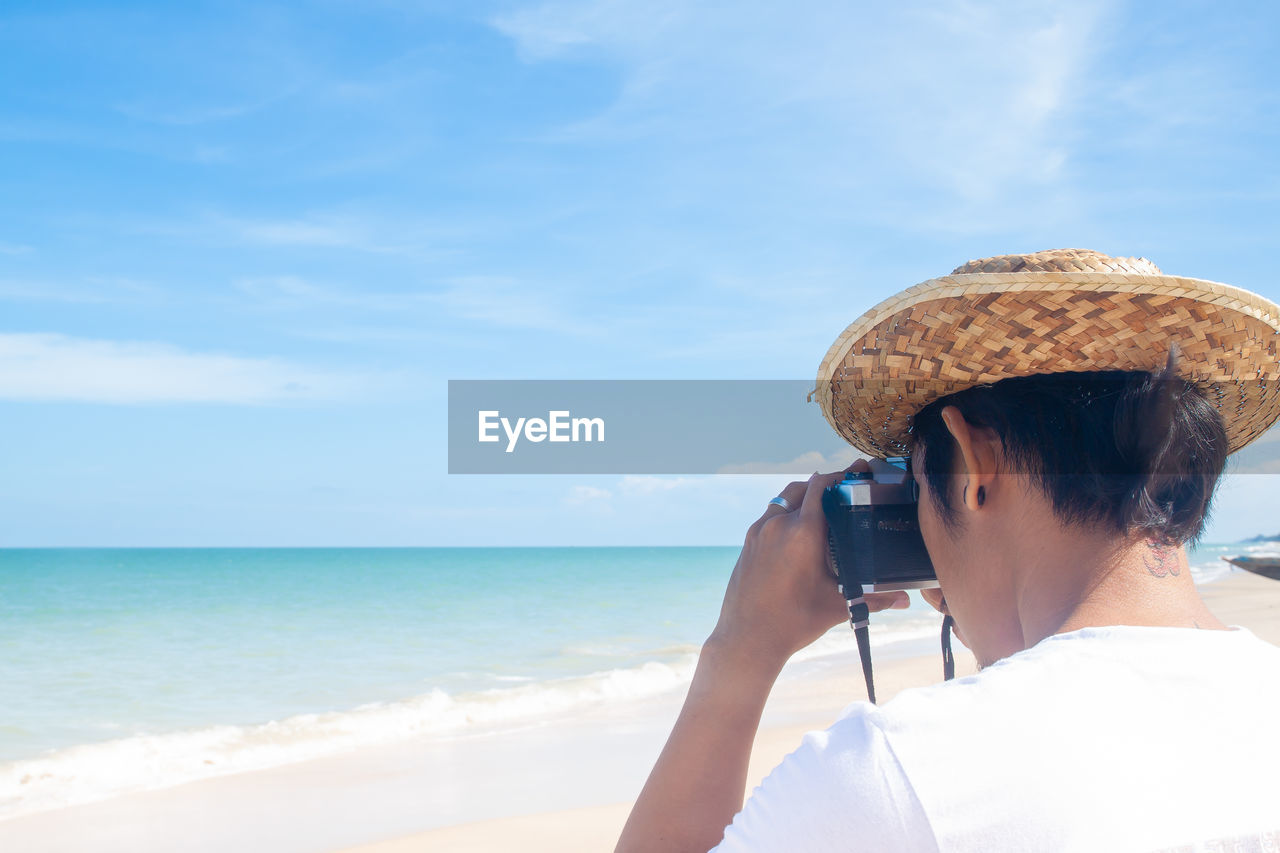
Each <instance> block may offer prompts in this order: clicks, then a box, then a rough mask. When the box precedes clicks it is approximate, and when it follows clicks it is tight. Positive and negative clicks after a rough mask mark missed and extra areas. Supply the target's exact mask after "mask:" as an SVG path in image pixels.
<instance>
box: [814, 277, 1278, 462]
mask: <svg viewBox="0 0 1280 853" xmlns="http://www.w3.org/2000/svg"><path fill="white" fill-rule="evenodd" d="M1278 338H1280V308H1277V306H1276V305H1275V304H1274V303H1272V302H1270V301H1268V300H1266V299H1263V298H1262V297H1260V296H1257V295H1256V294H1253V293H1250V292H1248V291H1246V290H1241V289H1240V288H1237V287H1231V286H1230V285H1226V284H1218V283H1216V282H1211V281H1202V280H1200V279H1193V278H1180V277H1176V276H1168V275H1136V274H1123V273H1095V272H1017V273H971V274H964V275H949V276H943V277H942V278H936V279H931V280H929V281H926V282H923V283H921V284H917V285H916V286H914V287H911V288H908V289H907V290H905V291H903V292H901V293H899V294H897V295H896V296H893V297H891V298H889V299H887V300H885V301H884V302H882V303H880V304H879V305H877V306H876V307H875V308H872V309H871V310H870V311H868V312H867V313H866V314H864V315H863V316H862V317H860V318H859V319H858V320H856V321H855V322H854V323H853V324H851V325H850V326H849V327H848V328H847V329H845V330H844V332H843V333H842V334H841V335H840V336H839V337H838V338H837V339H836V342H835V343H834V344H832V345H831V349H829V350H828V351H827V354H826V357H825V358H823V360H822V363H821V365H819V367H818V382H817V388H816V390H815V394H816V397H817V400H818V402H819V404H820V405H821V407H822V413H823V415H824V416H826V419H827V421H828V422H829V423H830V424H831V425H832V426H833V427H834V428H835V430H836V432H838V433H839V434H840V435H841V436H843V437H844V439H845V440H846V441H848V442H849V443H850V444H852V445H853V446H854V447H856V448H858V449H859V450H861V451H862V452H864V453H867V454H869V455H871V456H896V455H905V454H908V453H909V452H910V442H911V439H910V426H911V417H912V415H913V414H914V413H915V412H917V411H918V410H919V409H920V408H922V407H923V406H925V405H926V404H928V403H930V402H932V401H933V400H936V399H938V398H939V397H942V396H945V395H946V394H951V393H954V392H956V391H961V390H963V389H965V388H969V387H972V386H974V385H982V384H989V383H993V382H998V381H1000V380H1001V379H1007V378H1009V377H1014V376H1029V375H1032V374H1037V373H1064V372H1079V371H1094V370H1159V369H1160V368H1162V367H1163V366H1164V363H1165V359H1166V357H1167V354H1168V351H1169V347H1170V345H1171V344H1176V345H1177V347H1178V353H1179V373H1180V374H1181V375H1182V376H1185V377H1186V378H1188V379H1190V380H1192V381H1193V382H1194V383H1195V384H1196V385H1197V386H1198V387H1199V388H1200V389H1201V390H1202V391H1203V392H1204V393H1205V394H1206V395H1207V396H1208V399H1209V400H1210V401H1211V402H1213V403H1215V404H1216V405H1217V407H1218V409H1219V411H1220V412H1221V413H1222V416H1223V419H1224V422H1225V424H1226V429H1227V438H1228V441H1229V444H1230V448H1231V450H1232V451H1236V450H1239V449H1240V448H1241V447H1244V446H1245V445H1246V444H1248V443H1249V442H1250V441H1252V440H1253V439H1255V438H1257V437H1258V436H1259V435H1261V434H1262V433H1263V432H1265V431H1266V429H1267V428H1268V427H1269V426H1271V425H1272V424H1273V423H1275V421H1276V419H1277V418H1280V393H1277V392H1278V390H1280V386H1278V383H1280V358H1278V357H1277V342H1278Z"/></svg>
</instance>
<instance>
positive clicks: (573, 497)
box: [564, 486, 613, 509]
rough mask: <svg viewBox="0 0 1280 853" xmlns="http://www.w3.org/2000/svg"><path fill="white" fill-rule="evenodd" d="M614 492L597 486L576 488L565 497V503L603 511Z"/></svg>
mask: <svg viewBox="0 0 1280 853" xmlns="http://www.w3.org/2000/svg"><path fill="white" fill-rule="evenodd" d="M612 497H613V492H610V491H609V490H608V489H601V488H597V487H596V486H574V487H573V488H572V489H570V490H569V494H568V495H566V496H565V498H564V502H565V503H566V504H568V505H569V506H591V507H595V508H598V509H602V508H604V507H605V506H607V505H608V503H609V499H610V498H612Z"/></svg>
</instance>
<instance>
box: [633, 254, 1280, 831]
mask: <svg viewBox="0 0 1280 853" xmlns="http://www.w3.org/2000/svg"><path fill="white" fill-rule="evenodd" d="M1278 337H1280V309H1278V308H1277V307H1276V306H1275V305H1273V304H1271V303H1269V302H1267V301H1266V300H1263V299H1261V298H1259V297H1257V296H1255V295H1253V294H1249V293H1247V292H1244V291H1240V290H1237V289H1235V288H1230V287H1226V286H1225V285H1218V284H1213V283H1210V282H1203V281H1198V280H1195V279H1184V278H1177V277H1174V276H1166V275H1163V274H1162V273H1160V271H1159V270H1158V269H1156V268H1155V266H1154V265H1153V264H1151V263H1150V262H1149V261H1145V260H1141V259H1132V258H1110V257H1108V256H1105V255H1101V254H1099V253H1096V252H1087V251H1083V250H1058V251H1052V252H1040V253H1036V254H1033V255H1014V256H1001V257H997V258H988V259H983V260H981V261H974V262H971V263H970V264H967V265H965V266H963V267H961V268H959V269H957V270H956V271H955V272H954V273H952V275H950V276H945V277H942V278H939V279H935V280H933V281H930V282H925V283H924V284H922V285H917V286H916V287H914V288H910V289H908V290H907V291H905V292H903V293H901V294H899V295H897V296H895V297H892V298H891V299H889V300H887V301H886V302H884V303H882V304H881V305H879V306H877V307H876V308H875V309H872V311H870V312H868V313H867V314H866V315H864V316H863V317H862V318H860V319H859V320H858V321H857V322H855V323H854V324H853V325H851V326H850V327H849V328H848V329H847V330H846V331H845V332H844V333H843V334H842V335H841V336H840V337H839V338H838V339H837V341H836V343H835V344H834V345H833V346H832V348H831V350H830V351H829V352H828V354H827V357H826V358H825V359H824V360H823V362H822V366H821V368H820V370H819V377H818V380H819V381H818V390H817V394H818V399H819V402H820V403H821V405H822V407H823V411H824V414H826V416H827V418H828V420H829V421H830V422H831V423H832V425H833V426H834V427H835V428H836V430H837V431H838V432H839V433H840V434H841V435H843V436H844V437H845V438H846V439H847V440H849V441H850V442H851V443H852V444H853V445H854V446H855V447H857V448H858V449H860V450H862V451H864V452H865V453H867V454H869V455H870V456H873V457H878V456H887V455H897V454H902V453H909V454H911V456H912V466H913V469H914V471H915V472H916V477H917V482H918V485H919V489H920V499H919V510H918V512H919V521H920V527H921V532H922V534H923V536H924V540H925V545H926V547H927V548H928V551H929V554H930V557H931V559H932V561H933V563H934V567H935V569H936V571H937V576H938V581H939V583H940V589H939V590H933V591H929V594H928V595H927V596H926V597H927V598H928V599H929V600H930V602H931V603H932V604H933V605H934V606H935V607H938V608H939V609H940V610H943V611H944V612H949V613H950V614H951V615H952V616H953V618H954V619H955V626H956V631H957V635H958V636H959V637H960V638H961V640H962V641H963V642H965V643H966V644H967V645H968V646H969V647H970V648H971V649H972V650H973V652H974V654H975V656H976V657H977V659H978V662H979V665H980V667H982V669H981V671H980V672H979V673H978V674H977V675H974V676H969V677H967V678H962V679H958V680H955V681H950V682H946V683H944V684H939V685H935V686H932V687H924V688H917V689H914V690H908V691H905V692H903V693H901V694H899V695H898V696H897V697H895V698H894V699H893V700H892V701H890V702H888V703H886V704H885V705H884V706H883V707H876V706H874V705H870V704H868V703H855V704H854V705H852V706H850V707H849V708H848V709H846V711H845V713H844V714H843V716H842V717H841V718H840V719H839V720H837V721H836V723H835V724H834V725H833V726H832V727H831V728H829V729H828V730H827V731H825V732H820V733H814V734H811V735H809V736H808V737H806V739H805V741H804V742H803V744H802V745H801V746H800V748H799V749H797V750H796V752H794V753H793V754H792V755H790V756H788V758H787V759H785V760H784V761H783V763H782V764H781V765H779V767H778V768H776V769H775V770H774V772H773V773H772V774H770V776H769V778H768V779H766V780H765V782H764V783H763V784H762V786H761V787H760V788H759V789H757V791H756V792H755V793H754V795H753V796H752V798H751V799H750V800H749V801H748V802H747V803H746V805H745V807H743V806H742V797H743V793H744V791H743V788H744V785H745V777H746V770H747V759H748V757H749V754H750V749H751V743H752V740H753V738H754V735H755V731H756V727H757V726H758V724H759V719H760V713H761V711H762V709H763V707H764V702H765V699H766V697H767V696H768V693H769V690H770V688H771V687H772V684H773V681H774V679H775V678H776V677H777V675H778V672H779V671H780V670H781V668H782V665H783V664H784V663H785V662H786V660H787V659H788V658H789V657H790V656H791V655H792V654H793V653H794V652H796V651H797V650H799V649H800V648H802V647H804V646H805V645H807V644H808V643H810V642H812V641H813V640H815V639H816V638H817V637H819V636H820V635H821V634H822V633H824V632H825V631H826V630H827V629H829V628H830V627H831V626H832V625H835V624H837V623H838V622H840V621H843V620H844V619H845V618H846V617H847V613H846V611H845V606H844V601H843V599H842V597H841V596H840V595H838V594H837V593H836V591H835V589H834V588H833V582H832V580H831V575H830V574H829V572H828V569H827V566H826V523H825V520H824V517H823V512H822V508H821V495H822V490H823V489H824V488H825V487H826V486H827V485H829V484H831V483H832V482H834V480H835V479H836V477H837V476H838V475H828V476H819V475H814V477H813V478H811V479H810V480H809V481H808V482H807V483H792V484H791V485H790V486H788V487H787V488H786V489H785V490H784V491H783V493H782V495H781V496H780V497H781V498H783V500H782V501H780V502H779V504H784V505H785V506H783V505H776V504H771V505H770V506H769V507H768V509H767V511H766V512H765V514H764V516H762V518H761V519H760V520H758V521H757V522H756V523H755V524H753V525H752V526H751V528H750V530H749V531H748V534H747V538H746V542H745V544H744V546H743V550H742V554H741V556H740V558H739V560H738V564H737V566H736V567H735V569H734V572H733V576H732V577H731V579H730V581H729V587H728V590H727V591H726V594H725V601H724V605H723V608H722V611H721V615H720V620H719V622H718V624H717V626H716V628H715V630H714V631H713V632H712V634H711V636H710V637H709V638H708V640H707V642H706V644H705V645H704V647H703V652H702V656H701V659H700V660H699V663H698V668H697V672H696V674H695V676H694V679H693V683H692V684H691V685H690V689H689V695H688V697H687V699H686V702H685V705H684V708H683V710H682V711H681V714H680V717H679V719H678V720H677V722H676V725H675V728H674V730H673V731H672V734H671V737H670V739H669V741H668V743H667V746H666V748H665V749H664V750H663V752H662V755H661V756H660V757H659V759H658V762H657V764H656V765H655V767H654V769H653V772H652V774H651V776H650V778H649V781H648V782H647V783H646V785H645V788H644V790H643V791H642V793H641V795H640V797H639V799H638V800H637V802H636V805H635V807H634V810H633V811H632V814H631V817H630V819H629V820H628V823H627V826H626V828H625V829H624V831H623V835H622V838H621V839H620V841H619V844H618V849H619V850H623V851H631V850H707V849H709V848H712V847H716V846H717V845H719V847H718V848H717V849H721V850H726V851H742V850H870V851H898V850H909V851H979V850H982V851H992V850H1016V851H1026V850H1079V851H1090V853H1094V852H1095V851H1108V850H1116V851H1120V850H1124V851H1131V850H1138V851H1151V850H1164V849H1177V850H1225V849H1231V850H1237V849H1238V850H1275V849H1280V782H1278V781H1277V779H1278V778H1280V777H1277V775H1276V774H1277V770H1276V768H1278V767H1280V735H1277V734H1276V731H1275V727H1274V721H1275V715H1276V709H1277V708H1280V649H1277V648H1275V647H1274V646H1271V645H1269V644H1267V643H1264V642H1262V641H1261V640H1259V639H1257V638H1256V637H1254V636H1253V635H1252V634H1251V633H1250V632H1249V631H1247V630H1244V629H1238V628H1237V629H1231V628H1228V626H1225V625H1223V624H1222V623H1221V622H1219V621H1218V620H1217V619H1216V618H1214V616H1213V615H1212V614H1211V613H1210V612H1209V611H1208V609H1207V608H1206V607H1205V605H1204V603H1203V602H1202V601H1201V600H1200V598H1199V595H1198V594H1197V592H1196V590H1195V587H1194V586H1193V584H1192V581H1191V577H1190V574H1189V572H1188V570H1187V567H1186V558H1185V555H1184V553H1183V551H1182V548H1181V545H1182V543H1184V542H1187V541H1189V540H1192V539H1194V538H1195V537H1196V536H1198V535H1199V533H1200V532H1201V530H1202V528H1203V524H1204V519H1205V515H1206V513H1207V511H1208V508H1209V504H1210V499H1211V497H1212V493H1213V488H1214V486H1215V485H1216V482H1217V479H1218V477H1219V476H1220V474H1221V472H1222V468H1223V464H1224V461H1225V457H1226V455H1227V454H1228V453H1229V452H1233V451H1235V450H1238V449H1239V448H1240V447H1242V446H1244V444H1246V443H1248V442H1249V441H1251V440H1252V439H1254V438H1255V437H1257V436H1258V435H1260V434H1261V433H1262V432H1263V431H1265V430H1266V429H1267V428H1268V427H1269V426H1270V425H1271V424H1272V423H1273V422H1274V421H1275V420H1276V419H1277V417H1278V416H1280V396H1277V394H1276V393H1275V391H1276V387H1277V386H1276V383H1277V382H1278V381H1280V355H1278V354H1277V339H1278ZM860 464H862V465H866V463H860ZM868 599H869V604H870V605H871V609H872V610H873V611H875V610H879V609H884V608H886V607H897V606H905V603H906V594H905V593H887V594H883V595H879V596H868ZM735 814H736V816H735ZM726 826H727V829H726ZM1268 845H1270V846H1268Z"/></svg>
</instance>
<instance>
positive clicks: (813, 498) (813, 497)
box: [800, 472, 844, 521]
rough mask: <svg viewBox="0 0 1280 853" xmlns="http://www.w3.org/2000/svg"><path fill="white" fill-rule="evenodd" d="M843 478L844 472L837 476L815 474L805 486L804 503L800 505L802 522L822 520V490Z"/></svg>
mask: <svg viewBox="0 0 1280 853" xmlns="http://www.w3.org/2000/svg"><path fill="white" fill-rule="evenodd" d="M843 476H844V474H843V472H840V473H836V474H817V473H815V474H814V475H813V476H812V477H810V478H809V482H808V483H807V484H806V485H805V490H804V503H802V504H800V518H801V520H803V521H812V520H813V519H814V518H822V490H823V489H825V488H826V487H827V486H830V485H831V484H832V483H834V482H836V480H837V479H839V478H840V477H843Z"/></svg>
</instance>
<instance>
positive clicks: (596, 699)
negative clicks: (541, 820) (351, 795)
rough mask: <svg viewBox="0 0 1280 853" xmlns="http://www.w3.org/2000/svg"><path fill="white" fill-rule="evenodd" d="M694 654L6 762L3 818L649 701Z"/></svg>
mask: <svg viewBox="0 0 1280 853" xmlns="http://www.w3.org/2000/svg"><path fill="white" fill-rule="evenodd" d="M696 660H697V656H696V654H687V655H685V656H684V658H683V659H681V660H677V661H674V662H669V663H658V662H655V661H650V662H647V663H645V664H642V665H640V666H636V667H632V668H629V669H615V670H610V671H607V672H598V673H594V674H591V675H586V676H580V677H573V678H562V679H557V680H554V681H547V682H540V683H534V684H524V685H521V686H518V687H505V688H495V689H492V690H484V691H478V692H474V693H463V694H459V695H457V696H450V695H449V694H448V693H446V692H445V691H443V690H439V689H437V690H432V691H431V692H430V693H427V694H424V695H421V696H416V697H413V698H411V699H404V700H400V701H395V702H382V703H374V704H369V705H363V706H360V707H358V708H355V709H353V710H349V711H340V712H327V713H318V714H302V715H298V716H294V717H289V718H287V719H284V720H279V721H272V722H269V723H264V724H261V725H252V726H232V725H222V726H212V727H208V728H202V729H195V730H187V731H180V732H170V733H164V734H138V735H134V736H131V737H126V738H120V739H117V740H111V741H106V742H102V743H93V744H85V745H81V746H75V747H70V748H67V749H60V750H57V751H54V752H51V753H49V754H47V755H45V756H41V757H39V758H32V759H24V760H19V761H13V762H8V763H5V764H0V820H7V819H11V818H13V817H17V816H20V815H25V814H31V813H34V812H39V811H47V810H49V809H55V808H61V807H63V806H68V805H75V804H80V803H87V802H94V801H97V800H103V799H108V798H110V797H114V796H118V795H120V794H125V793H131V792H135V791H144V790H155V789H158V788H166V787H170V786H173V785H178V784H182V783H184V782H191V781H195V780H198V779H206V778H210V777H213V776H221V775H226V774H230V773H240V772H244V771H249V770H262V769H266V768H270V767H278V766H281V765H285V764H292V763H295V762H299V761H305V760H308V759H312V758H321V757H325V756H331V755H337V754H340V753H343V752H348V751H351V750H354V749H357V748H360V747H366V746H377V745H381V744H388V743H395V742H400V741H404V740H408V739H411V738H418V737H433V736H434V737H455V736H458V735H461V734H467V733H479V732H485V731H495V730H500V729H503V728H508V727H511V726H515V725H528V724H530V723H537V722H538V721H539V720H540V719H544V718H547V717H551V716H554V715H561V714H564V713H568V712H573V711H576V710H580V709H585V708H587V707H590V706H593V705H601V704H605V703H612V702H620V701H628V700H635V699H642V698H645V697H648V696H653V695H656V694H659V693H662V692H665V691H668V690H671V689H673V688H676V687H679V686H682V685H684V684H687V683H688V681H689V679H690V678H691V677H692V673H693V667H694V664H695V663H696Z"/></svg>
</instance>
